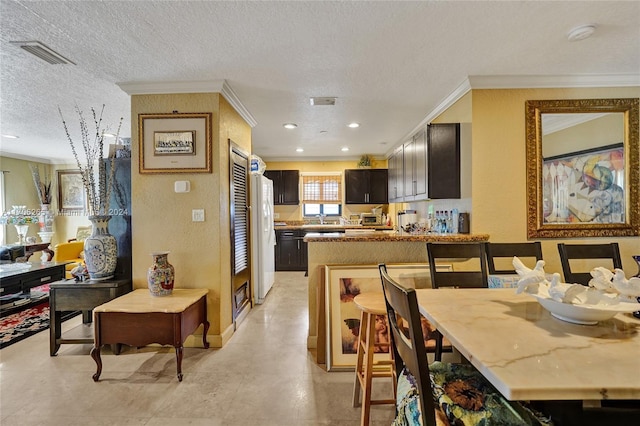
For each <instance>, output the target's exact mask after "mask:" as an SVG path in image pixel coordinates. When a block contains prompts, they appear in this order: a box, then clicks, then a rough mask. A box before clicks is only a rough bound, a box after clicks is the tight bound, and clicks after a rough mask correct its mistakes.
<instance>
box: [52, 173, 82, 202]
mask: <svg viewBox="0 0 640 426" xmlns="http://www.w3.org/2000/svg"><path fill="white" fill-rule="evenodd" d="M86 203H87V201H86V194H85V189H84V185H83V184H82V172H80V170H58V209H59V210H60V211H71V210H84V209H85V206H86Z"/></svg>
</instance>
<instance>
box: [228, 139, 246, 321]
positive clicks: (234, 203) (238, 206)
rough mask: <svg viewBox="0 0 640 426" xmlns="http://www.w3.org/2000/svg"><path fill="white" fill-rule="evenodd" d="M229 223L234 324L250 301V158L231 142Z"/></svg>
mask: <svg viewBox="0 0 640 426" xmlns="http://www.w3.org/2000/svg"><path fill="white" fill-rule="evenodd" d="M229 146H230V148H231V151H230V159H231V161H230V164H229V169H230V175H231V176H230V185H231V190H230V203H229V204H230V207H231V212H230V217H231V218H230V220H231V251H232V253H231V274H232V275H231V285H232V288H231V294H232V295H233V296H232V297H233V301H232V306H233V321H234V322H235V320H236V318H237V317H238V316H239V315H240V313H241V312H242V310H243V309H244V308H245V307H247V306H248V305H249V303H250V300H251V296H250V295H251V291H250V290H251V289H250V287H249V285H250V276H251V271H250V268H249V209H248V204H249V203H248V194H249V172H248V171H249V156H248V154H246V153H244V152H242V151H241V150H240V148H239V147H238V146H237V145H236V144H235V143H233V142H232V141H231V140H229Z"/></svg>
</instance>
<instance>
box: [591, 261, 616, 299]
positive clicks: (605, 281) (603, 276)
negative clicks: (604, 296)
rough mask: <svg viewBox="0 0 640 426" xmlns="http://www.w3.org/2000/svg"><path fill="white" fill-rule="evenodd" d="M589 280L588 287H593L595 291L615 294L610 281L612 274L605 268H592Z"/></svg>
mask: <svg viewBox="0 0 640 426" xmlns="http://www.w3.org/2000/svg"><path fill="white" fill-rule="evenodd" d="M590 274H591V276H592V277H593V278H591V280H589V287H593V288H595V289H596V290H600V291H604V292H606V293H617V291H616V289H615V288H614V287H613V284H612V283H611V280H612V279H613V273H612V272H611V271H610V270H608V269H607V268H603V267H602V266H598V267H596V268H593V269H592V270H591V272H590Z"/></svg>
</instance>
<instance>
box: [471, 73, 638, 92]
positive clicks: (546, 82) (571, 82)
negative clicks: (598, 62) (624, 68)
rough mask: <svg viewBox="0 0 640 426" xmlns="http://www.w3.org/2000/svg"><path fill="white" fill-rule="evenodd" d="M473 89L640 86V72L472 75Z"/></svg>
mask: <svg viewBox="0 0 640 426" xmlns="http://www.w3.org/2000/svg"><path fill="white" fill-rule="evenodd" d="M468 80H469V82H470V85H471V88H472V89H543V88H578V87H631V86H640V74H576V75H472V76H469V78H468Z"/></svg>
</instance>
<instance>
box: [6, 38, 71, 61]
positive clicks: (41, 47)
mask: <svg viewBox="0 0 640 426" xmlns="http://www.w3.org/2000/svg"><path fill="white" fill-rule="evenodd" d="M11 43H12V44H15V45H17V46H19V47H21V48H22V49H24V50H26V51H27V52H29V53H31V54H32V55H35V56H37V57H38V58H40V59H42V60H43V61H47V62H48V63H50V64H51V65H58V64H73V65H75V63H74V62H72V61H70V60H69V59H67V58H65V57H64V56H62V55H61V54H59V53H58V52H56V51H54V50H52V49H51V48H49V47H48V46H46V45H45V44H43V43H40V42H39V41H12V42H11Z"/></svg>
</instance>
